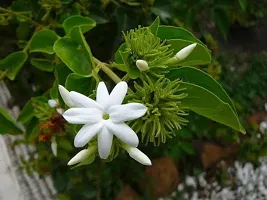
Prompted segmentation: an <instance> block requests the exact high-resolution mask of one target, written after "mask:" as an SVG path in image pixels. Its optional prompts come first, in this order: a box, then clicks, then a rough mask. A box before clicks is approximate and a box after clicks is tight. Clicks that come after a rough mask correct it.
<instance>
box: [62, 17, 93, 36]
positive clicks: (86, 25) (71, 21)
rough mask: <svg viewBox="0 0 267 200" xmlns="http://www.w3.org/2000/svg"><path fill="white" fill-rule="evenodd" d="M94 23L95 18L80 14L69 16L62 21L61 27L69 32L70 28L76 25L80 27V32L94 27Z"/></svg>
mask: <svg viewBox="0 0 267 200" xmlns="http://www.w3.org/2000/svg"><path fill="white" fill-rule="evenodd" d="M95 25H96V22H95V20H93V19H91V18H89V17H83V16H80V15H74V16H70V17H68V18H67V19H65V21H64V22H63V27H64V30H65V32H66V33H67V34H70V33H71V30H72V29H73V28H74V27H76V26H79V27H81V30H82V33H85V32H87V31H89V30H91V29H92V28H94V27H95Z"/></svg>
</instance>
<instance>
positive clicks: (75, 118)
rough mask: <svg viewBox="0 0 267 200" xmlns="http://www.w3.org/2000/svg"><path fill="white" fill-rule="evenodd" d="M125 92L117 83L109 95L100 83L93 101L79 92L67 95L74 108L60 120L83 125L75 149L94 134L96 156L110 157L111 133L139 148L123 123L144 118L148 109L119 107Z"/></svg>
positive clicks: (128, 128) (124, 85) (131, 131)
mask: <svg viewBox="0 0 267 200" xmlns="http://www.w3.org/2000/svg"><path fill="white" fill-rule="evenodd" d="M127 89H128V86H127V83H126V82H120V83H118V84H117V85H116V86H115V88H114V89H113V90H112V92H111V93H110V94H109V93H108V90H107V87H106V85H105V83H104V82H100V83H99V85H98V87H97V94H96V101H94V100H92V99H90V98H88V97H86V96H84V95H82V94H80V93H78V92H73V91H72V92H70V93H69V98H70V100H71V102H73V104H74V106H75V108H70V109H68V110H67V111H66V112H65V113H63V117H64V118H65V119H66V120H67V121H68V122H69V123H72V124H85V125H84V126H83V127H82V128H81V129H80V131H79V132H78V133H77V135H76V137H75V139H74V146H75V147H83V146H85V145H86V144H87V143H88V142H89V141H90V140H91V139H92V138H93V137H94V136H95V135H96V134H98V135H97V139H98V151H99V155H100V157H101V158H103V159H106V158H107V157H108V156H109V153H110V149H111V146H112V140H113V134H114V135H115V136H116V137H117V138H119V139H120V140H121V141H123V142H124V143H126V144H128V145H130V146H132V147H137V146H138V143H139V139H138V137H137V135H136V134H135V132H134V131H133V130H132V129H131V128H130V127H129V126H128V125H127V124H125V123H124V122H125V121H129V120H133V119H137V118H139V117H141V116H143V115H144V114H145V113H146V110H147V108H146V106H144V105H143V104H140V103H128V104H124V105H121V104H122V101H123V99H124V97H125V95H126V93H127Z"/></svg>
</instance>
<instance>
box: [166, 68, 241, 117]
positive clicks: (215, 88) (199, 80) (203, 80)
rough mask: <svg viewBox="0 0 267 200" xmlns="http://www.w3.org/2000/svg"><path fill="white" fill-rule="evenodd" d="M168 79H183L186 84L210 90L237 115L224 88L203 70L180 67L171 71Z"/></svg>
mask: <svg viewBox="0 0 267 200" xmlns="http://www.w3.org/2000/svg"><path fill="white" fill-rule="evenodd" d="M167 77H168V78H169V79H170V80H175V79H182V80H183V81H185V82H189V83H193V84H195V85H198V86H201V87H203V88H205V89H207V90H209V91H210V92H212V93H213V94H215V95H216V96H217V97H219V98H220V99H221V100H222V101H224V102H225V103H228V104H229V105H230V106H231V108H232V110H233V111H234V112H235V113H236V109H235V106H234V104H233V102H232V100H231V98H230V97H229V96H228V94H227V93H226V92H225V90H224V89H223V87H222V86H221V85H220V84H219V83H218V82H217V81H216V80H215V79H214V78H212V76H210V75H209V74H207V73H205V72H203V71H202V70H199V69H197V68H194V67H180V68H177V69H173V70H171V71H170V72H169V73H168V74H167Z"/></svg>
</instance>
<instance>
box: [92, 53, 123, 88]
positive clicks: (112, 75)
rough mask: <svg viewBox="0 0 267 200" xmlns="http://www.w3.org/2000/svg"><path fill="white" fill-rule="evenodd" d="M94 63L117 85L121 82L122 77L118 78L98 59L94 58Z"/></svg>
mask: <svg viewBox="0 0 267 200" xmlns="http://www.w3.org/2000/svg"><path fill="white" fill-rule="evenodd" d="M94 62H95V63H96V64H97V65H98V66H99V67H100V69H101V70H102V71H103V72H105V73H106V75H108V76H109V78H111V79H112V80H113V81H114V82H115V83H119V82H121V79H120V77H118V76H117V74H115V73H114V72H113V71H112V70H111V69H109V68H108V67H107V66H106V64H105V63H103V62H101V61H99V60H98V59H97V58H95V57H94Z"/></svg>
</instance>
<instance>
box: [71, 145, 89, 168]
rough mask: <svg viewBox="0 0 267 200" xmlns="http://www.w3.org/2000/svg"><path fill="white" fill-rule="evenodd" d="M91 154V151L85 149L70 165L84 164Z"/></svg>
mask: <svg viewBox="0 0 267 200" xmlns="http://www.w3.org/2000/svg"><path fill="white" fill-rule="evenodd" d="M90 154H91V151H90V150H89V149H83V150H81V151H80V152H79V153H77V154H76V155H75V156H74V157H73V158H72V159H71V160H70V161H69V162H68V165H75V164H77V163H79V162H82V161H83V160H85V159H86V158H88V157H89V156H90Z"/></svg>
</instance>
